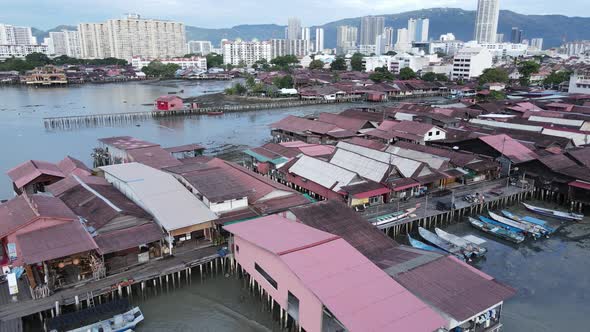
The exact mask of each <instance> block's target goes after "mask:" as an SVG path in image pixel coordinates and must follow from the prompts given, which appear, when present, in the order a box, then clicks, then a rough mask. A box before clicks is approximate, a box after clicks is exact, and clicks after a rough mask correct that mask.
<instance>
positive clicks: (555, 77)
mask: <svg viewBox="0 0 590 332" xmlns="http://www.w3.org/2000/svg"><path fill="white" fill-rule="evenodd" d="M570 76H572V72H571V71H568V70H562V71H555V70H554V71H553V72H551V74H549V76H547V77H546V78H545V80H544V81H543V85H545V86H549V87H551V88H554V87H556V86H558V85H560V84H561V83H563V82H565V81H569V79H570Z"/></svg>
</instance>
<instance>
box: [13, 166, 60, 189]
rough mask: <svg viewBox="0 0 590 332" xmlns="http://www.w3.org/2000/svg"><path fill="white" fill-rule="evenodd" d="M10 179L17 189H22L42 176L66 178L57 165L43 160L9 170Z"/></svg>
mask: <svg viewBox="0 0 590 332" xmlns="http://www.w3.org/2000/svg"><path fill="white" fill-rule="evenodd" d="M6 174H7V175H8V177H10V179H11V180H12V182H14V184H15V185H16V187H17V188H22V187H24V186H25V185H27V184H28V183H30V182H31V181H33V180H35V179H36V178H38V177H39V176H41V175H44V174H45V175H51V176H55V177H59V178H65V175H64V174H63V172H62V171H61V170H60V169H59V168H58V167H57V165H55V164H53V163H50V162H47V161H41V160H28V161H25V162H24V163H22V164H20V165H18V166H16V167H14V168H12V169H10V170H8V172H6Z"/></svg>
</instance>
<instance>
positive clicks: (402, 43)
mask: <svg viewBox="0 0 590 332" xmlns="http://www.w3.org/2000/svg"><path fill="white" fill-rule="evenodd" d="M411 48H412V42H411V41H410V31H408V29H406V28H403V29H398V30H397V41H396V43H395V47H394V49H395V51H397V52H407V51H409V50H410V49H411Z"/></svg>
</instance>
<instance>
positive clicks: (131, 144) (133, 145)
mask: <svg viewBox="0 0 590 332" xmlns="http://www.w3.org/2000/svg"><path fill="white" fill-rule="evenodd" d="M98 141H99V142H101V143H103V144H105V145H110V146H112V147H115V148H117V149H121V150H124V151H127V150H133V149H141V148H147V147H152V146H160V145H159V144H156V143H152V142H147V141H144V140H140V139H138V138H135V137H131V136H115V137H107V138H100V139H99V140H98Z"/></svg>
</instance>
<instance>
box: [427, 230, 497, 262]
mask: <svg viewBox="0 0 590 332" xmlns="http://www.w3.org/2000/svg"><path fill="white" fill-rule="evenodd" d="M434 231H435V232H436V235H438V236H439V237H440V238H441V239H443V240H446V241H448V242H450V243H452V244H454V245H456V246H458V247H461V248H462V249H463V250H464V251H466V252H469V253H471V254H472V255H473V256H475V257H482V256H484V255H485V254H486V252H487V251H488V250H487V249H486V248H484V247H482V246H479V245H477V244H475V243H473V242H470V241H467V240H466V239H464V238H462V237H459V236H457V235H455V234H451V233H448V232H445V231H443V230H442V229H440V228H435V229H434Z"/></svg>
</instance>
